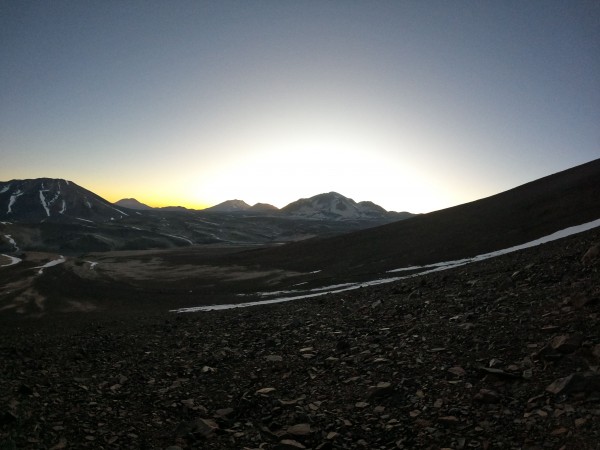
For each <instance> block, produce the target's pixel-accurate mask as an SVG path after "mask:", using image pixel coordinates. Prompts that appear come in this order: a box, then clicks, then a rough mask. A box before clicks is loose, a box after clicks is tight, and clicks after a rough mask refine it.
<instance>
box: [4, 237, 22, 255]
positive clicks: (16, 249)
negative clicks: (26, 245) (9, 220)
mask: <svg viewBox="0 0 600 450" xmlns="http://www.w3.org/2000/svg"><path fill="white" fill-rule="evenodd" d="M4 237H5V238H6V240H7V241H8V242H9V243H10V245H12V246H13V247H14V248H15V252H18V251H19V247H18V246H17V243H16V242H15V240H14V239H13V238H12V236H11V235H10V234H5V235H4Z"/></svg>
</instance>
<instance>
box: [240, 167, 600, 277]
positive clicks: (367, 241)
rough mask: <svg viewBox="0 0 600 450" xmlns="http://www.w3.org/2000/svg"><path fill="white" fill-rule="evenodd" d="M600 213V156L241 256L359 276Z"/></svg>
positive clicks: (521, 238)
mask: <svg viewBox="0 0 600 450" xmlns="http://www.w3.org/2000/svg"><path fill="white" fill-rule="evenodd" d="M598 218H600V159H598V160H595V161H592V162H589V163H587V164H583V165H581V166H577V167H575V168H572V169H569V170H565V171H563V172H559V173H557V174H554V175H550V176H547V177H544V178H541V179H539V180H536V181H533V182H530V183H527V184H524V185H522V186H519V187H517V188H514V189H511V190H509V191H506V192H502V193H500V194H497V195H494V196H491V197H488V198H484V199H481V200H477V201H474V202H471V203H466V204H463V205H459V206H456V207H453V208H448V209H444V210H440V211H435V212H432V213H429V214H424V215H420V216H417V217H413V218H411V219H407V220H404V221H401V222H395V223H391V224H388V225H383V226H380V227H377V228H371V229H367V230H363V231H358V232H354V233H351V234H346V235H342V236H337V237H332V238H329V239H313V240H310V241H304V242H297V243H292V244H289V245H286V246H284V247H281V248H277V249H268V250H257V251H254V252H252V254H251V255H248V254H246V255H240V257H242V258H251V259H252V260H253V261H255V262H258V263H262V264H268V265H275V266H277V267H288V268H302V269H304V270H306V269H309V268H312V269H314V270H318V269H325V268H327V270H328V271H330V272H331V274H332V275H343V274H349V275H360V274H366V273H377V272H381V271H385V270H390V269H394V268H397V267H403V266H409V265H415V264H426V263H434V262H439V261H444V260H452V259H459V258H463V257H469V256H475V255H477V254H480V253H485V252H488V251H493V250H498V249H501V248H506V247H510V246H513V245H517V244H521V243H524V242H527V241H529V240H533V239H536V238H539V237H540V236H544V235H547V234H551V233H553V232H555V231H557V230H560V229H563V228H566V227H569V226H574V225H579V224H582V223H585V222H589V221H592V220H596V219H598Z"/></svg>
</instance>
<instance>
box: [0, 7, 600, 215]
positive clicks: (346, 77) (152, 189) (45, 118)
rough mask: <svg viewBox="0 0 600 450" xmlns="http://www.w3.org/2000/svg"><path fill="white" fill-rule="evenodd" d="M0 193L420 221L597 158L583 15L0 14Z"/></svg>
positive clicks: (595, 42)
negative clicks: (356, 212)
mask: <svg viewBox="0 0 600 450" xmlns="http://www.w3.org/2000/svg"><path fill="white" fill-rule="evenodd" d="M0 10H1V11H2V14H0V30H1V31H0V36H2V45H1V46H0V65H1V66H2V70H0V105H1V106H0V179H2V180H6V181H8V180H10V179H17V178H21V179H25V178H40V177H51V178H65V179H69V180H72V181H73V182H75V183H77V184H78V185H80V186H82V187H85V188H86V189H89V190H91V191H93V192H95V193H96V194H98V195H100V196H102V197H104V198H106V199H107V200H109V201H111V202H115V201H117V200H120V199H122V198H135V199H137V200H138V201H140V202H142V203H146V204H148V205H150V206H185V207H188V208H194V209H202V208H206V207H209V206H214V205H217V204H219V203H221V202H223V201H226V200H231V199H234V198H237V199H241V200H244V201H245V202H247V203H248V204H250V205H253V204H255V203H258V202H261V203H270V204H273V205H275V206H277V207H279V208H281V207H283V206H285V205H287V204H289V203H291V202H293V201H295V200H297V199H299V198H307V197H310V196H312V195H316V194H319V193H325V192H330V191H336V192H339V193H340V194H342V195H344V196H346V197H349V198H352V199H354V200H355V201H357V202H358V201H363V200H369V201H372V202H374V203H376V204H378V205H380V206H382V207H383V208H385V209H386V210H393V211H410V212H413V213H422V212H429V211H433V210H438V209H442V208H446V207H450V206H454V205H457V204H461V203H465V202H468V201H472V200H476V199H479V198H483V197H487V196H489V195H493V194H496V193H499V192H502V191H505V190H507V189H511V188H513V187H516V186H518V185H521V184H524V183H527V182H529V181H533V180H535V179H538V178H541V177H543V176H546V175H550V174H552V173H556V172H560V171H562V170H565V169H568V168H570V167H574V166H576V165H579V164H583V163H585V162H589V161H591V160H593V159H596V158H597V157H598V156H599V155H600V130H599V128H598V126H597V124H598V123H600V54H599V52H598V50H597V49H598V47H599V46H600V4H599V3H597V2H590V1H584V0H581V1H573V2H563V1H532V2H526V3H525V2H518V1H507V2H501V3H496V2H485V3H484V2H475V1H461V2H443V1H437V0H435V1H434V0H430V1H424V2H412V1H403V2H392V1H381V2H377V3H372V2H361V1H352V2H336V1H332V2H316V1H300V2H277V1H252V2H236V1H219V2H209V1H183V0H182V1H179V2H176V3H173V4H172V3H169V4H167V3H164V2H159V1H149V2H141V1H140V2H138V1H131V2H113V1H108V2H101V3H96V2H76V1H57V2H47V3H44V2H27V1H26V2H14V3H4V4H3V6H2V7H0Z"/></svg>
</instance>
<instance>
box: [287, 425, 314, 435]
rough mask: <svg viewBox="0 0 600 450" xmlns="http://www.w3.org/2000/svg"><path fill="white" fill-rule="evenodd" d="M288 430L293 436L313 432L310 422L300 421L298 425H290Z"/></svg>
mask: <svg viewBox="0 0 600 450" xmlns="http://www.w3.org/2000/svg"><path fill="white" fill-rule="evenodd" d="M286 432H287V433H288V434H291V435H292V436H308V435H309V434H311V433H312V430H311V429H310V424H308V423H298V424H296V425H292V426H289V427H288V428H287V430H286Z"/></svg>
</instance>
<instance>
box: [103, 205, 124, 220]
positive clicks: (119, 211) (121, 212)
mask: <svg viewBox="0 0 600 450" xmlns="http://www.w3.org/2000/svg"><path fill="white" fill-rule="evenodd" d="M106 206H108V207H109V208H112V209H114V210H115V211H116V212H118V213H120V214H123V215H124V216H127V217H129V214H127V213H124V212H123V211H121V210H120V209H117V208H115V207H113V206H110V205H106Z"/></svg>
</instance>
